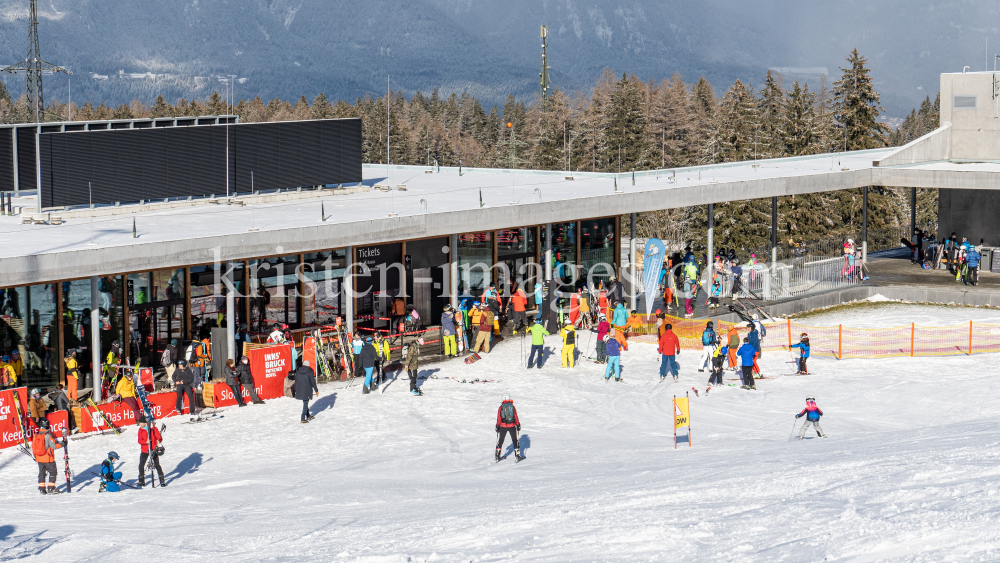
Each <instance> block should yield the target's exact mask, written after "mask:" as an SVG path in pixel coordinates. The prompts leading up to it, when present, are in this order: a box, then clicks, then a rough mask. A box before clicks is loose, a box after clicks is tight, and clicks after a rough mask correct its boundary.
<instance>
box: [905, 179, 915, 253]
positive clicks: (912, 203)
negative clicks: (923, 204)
mask: <svg viewBox="0 0 1000 563" xmlns="http://www.w3.org/2000/svg"><path fill="white" fill-rule="evenodd" d="M916 229H917V188H910V236H908V237H906V238H908V239H910V242H912V243H913V244H917V241H916V239H915V238H914V235H913V232H914V231H915V230H916Z"/></svg>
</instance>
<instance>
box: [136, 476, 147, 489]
mask: <svg viewBox="0 0 1000 563" xmlns="http://www.w3.org/2000/svg"><path fill="white" fill-rule="evenodd" d="M135 486H136V487H139V488H140V489H141V488H143V487H145V486H146V476H145V475H143V476H142V477H139V482H138V483H136V485H135Z"/></svg>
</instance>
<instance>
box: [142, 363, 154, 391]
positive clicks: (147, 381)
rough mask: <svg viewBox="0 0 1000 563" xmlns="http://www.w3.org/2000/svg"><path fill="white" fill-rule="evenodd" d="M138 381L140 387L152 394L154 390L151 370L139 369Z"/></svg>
mask: <svg viewBox="0 0 1000 563" xmlns="http://www.w3.org/2000/svg"><path fill="white" fill-rule="evenodd" d="M139 381H140V382H141V383H142V386H143V387H145V388H146V392H147V393H152V392H153V389H154V386H153V368H140V369H139Z"/></svg>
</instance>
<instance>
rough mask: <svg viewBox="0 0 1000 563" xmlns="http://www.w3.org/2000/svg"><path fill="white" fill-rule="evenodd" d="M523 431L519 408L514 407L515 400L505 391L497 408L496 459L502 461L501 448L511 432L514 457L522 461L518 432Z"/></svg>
mask: <svg viewBox="0 0 1000 563" xmlns="http://www.w3.org/2000/svg"><path fill="white" fill-rule="evenodd" d="M520 431H521V421H520V420H518V418H517V409H515V408H514V401H513V400H512V399H511V398H510V395H508V394H506V393H504V396H503V398H502V399H501V402H500V408H498V409H497V452H496V460H497V461H500V448H502V447H503V441H504V438H505V437H506V436H507V434H510V441H511V443H513V444H514V459H515V460H516V461H521V460H522V459H524V458H522V457H521V447H520V444H518V441H517V433H518V432H520Z"/></svg>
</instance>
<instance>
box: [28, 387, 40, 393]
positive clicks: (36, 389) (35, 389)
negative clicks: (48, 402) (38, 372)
mask: <svg viewBox="0 0 1000 563" xmlns="http://www.w3.org/2000/svg"><path fill="white" fill-rule="evenodd" d="M31 394H32V395H41V394H42V391H41V390H40V389H38V388H37V387H36V388H34V389H32V390H31Z"/></svg>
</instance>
